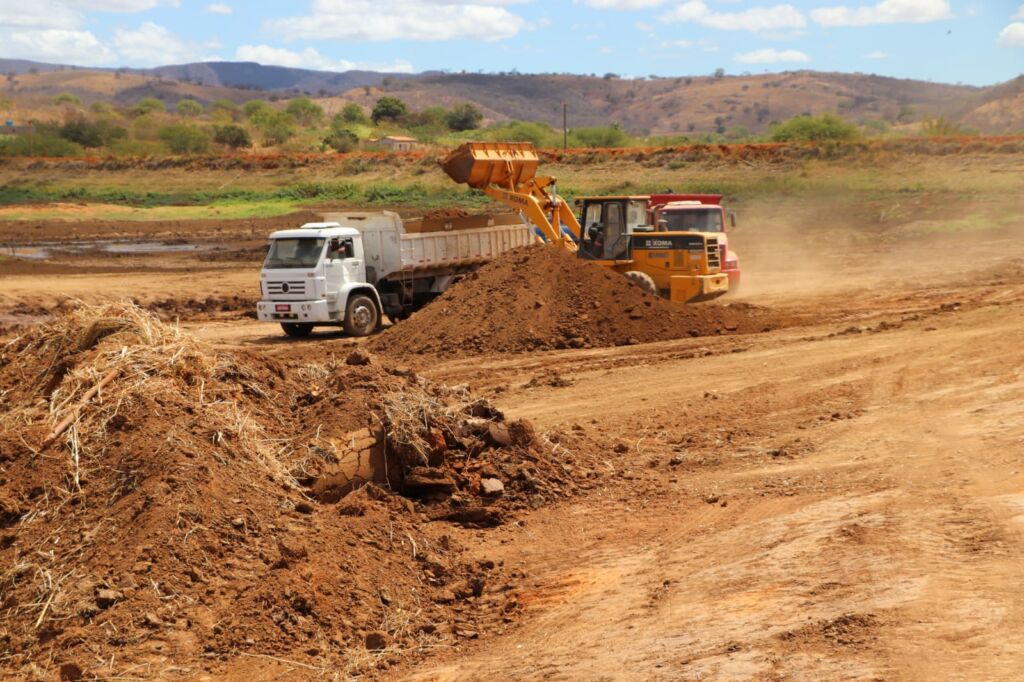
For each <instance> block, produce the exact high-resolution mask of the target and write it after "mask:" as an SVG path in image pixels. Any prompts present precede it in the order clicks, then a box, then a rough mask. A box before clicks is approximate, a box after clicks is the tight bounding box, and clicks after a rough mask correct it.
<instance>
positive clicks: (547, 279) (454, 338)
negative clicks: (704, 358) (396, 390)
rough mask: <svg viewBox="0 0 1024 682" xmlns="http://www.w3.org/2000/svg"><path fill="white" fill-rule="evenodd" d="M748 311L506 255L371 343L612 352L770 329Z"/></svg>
mask: <svg viewBox="0 0 1024 682" xmlns="http://www.w3.org/2000/svg"><path fill="white" fill-rule="evenodd" d="M774 326H775V321H774V319H773V316H772V314H771V312H770V311H768V310H767V309H765V308H761V307H757V306H752V305H749V304H742V303H736V304H731V305H721V304H718V303H701V304H694V305H680V304H677V303H672V302H671V301H667V300H665V299H662V298H658V297H656V296H653V295H651V294H648V293H647V292H645V291H644V290H642V289H641V288H639V287H637V286H635V285H633V284H632V283H631V282H630V281H629V280H628V279H626V278H625V277H623V276H622V275H619V274H617V273H615V272H611V271H610V270H608V269H606V268H604V267H602V266H599V265H595V264H593V263H588V262H586V261H582V260H580V259H578V258H576V257H575V256H573V255H572V254H569V253H567V252H565V251H562V250H561V249H554V248H548V247H545V246H529V247H525V248H521V249H516V250H513V251H510V252H509V253H507V254H505V255H504V256H503V257H501V258H499V259H497V260H496V261H494V262H492V263H489V264H488V265H486V266H484V267H482V268H480V269H479V270H478V271H476V272H475V273H473V274H471V275H469V276H468V277H466V278H465V279H464V280H463V281H462V282H460V283H459V284H457V285H456V286H453V287H451V288H450V289H448V291H446V292H445V293H444V294H443V295H442V296H440V297H439V298H438V299H437V300H436V301H434V302H433V303H431V304H430V305H429V306H427V307H426V308H424V309H423V310H420V311H419V312H417V313H416V314H414V315H413V316H412V317H410V318H409V319H408V320H405V321H403V322H400V323H398V324H396V325H395V326H394V327H392V328H390V329H388V330H387V331H385V332H384V333H382V334H381V335H380V336H378V337H377V338H376V339H374V340H373V342H372V346H373V347H374V348H375V349H377V350H380V351H385V352H388V353H394V354H399V355H411V354H417V353H432V354H438V355H448V354H460V355H464V354H467V353H484V352H512V353H516V352H524V351H533V350H550V349H556V348H589V347H603V346H622V345H628V344H636V343H649V342H652V341H665V340H668V339H676V338H680V337H684V336H707V335H711V334H724V333H729V332H740V333H749V332H759V331H766V330H769V329H772V328H773V327H774Z"/></svg>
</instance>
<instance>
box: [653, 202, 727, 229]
mask: <svg viewBox="0 0 1024 682" xmlns="http://www.w3.org/2000/svg"><path fill="white" fill-rule="evenodd" d="M661 217H662V219H663V220H665V221H666V222H667V225H665V229H666V230H667V231H669V232H721V231H722V211H721V209H718V208H708V209H700V208H684V209H681V210H675V211H665V212H664V213H662V214H661Z"/></svg>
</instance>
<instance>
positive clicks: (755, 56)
mask: <svg viewBox="0 0 1024 682" xmlns="http://www.w3.org/2000/svg"><path fill="white" fill-rule="evenodd" d="M732 59H733V61H734V62H738V63H740V64H778V63H780V62H809V61H811V58H810V57H808V56H807V55H806V54H804V53H803V52H801V51H800V50H776V49H775V48H774V47H769V48H765V49H763V50H754V51H753V52H741V53H740V54H738V55H736V56H734V57H733V58H732Z"/></svg>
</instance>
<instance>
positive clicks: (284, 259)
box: [263, 237, 324, 269]
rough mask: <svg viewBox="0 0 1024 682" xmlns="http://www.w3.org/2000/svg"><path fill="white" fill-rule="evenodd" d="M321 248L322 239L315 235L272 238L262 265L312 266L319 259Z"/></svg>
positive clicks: (276, 266)
mask: <svg viewBox="0 0 1024 682" xmlns="http://www.w3.org/2000/svg"><path fill="white" fill-rule="evenodd" d="M323 250H324V240H323V239H320V238H317V237H294V238H287V239H274V240H271V242H270V251H269V252H268V253H267V261H266V262H265V263H264V264H263V267H265V268H269V269H280V268H306V269H308V268H312V267H314V266H315V265H316V264H317V262H318V261H319V260H320V252H321V251H323Z"/></svg>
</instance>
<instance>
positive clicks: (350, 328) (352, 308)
mask: <svg viewBox="0 0 1024 682" xmlns="http://www.w3.org/2000/svg"><path fill="white" fill-rule="evenodd" d="M379 324H380V312H379V311H378V310H377V304H376V303H374V301H373V299H372V298H370V297H369V296H367V295H366V294H355V295H354V296H352V297H351V298H349V299H348V305H347V306H345V319H344V320H343V321H342V326H343V327H345V332H346V333H347V334H348V335H349V336H369V335H370V334H372V333H373V332H374V331H376V330H377V326H378V325H379Z"/></svg>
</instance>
